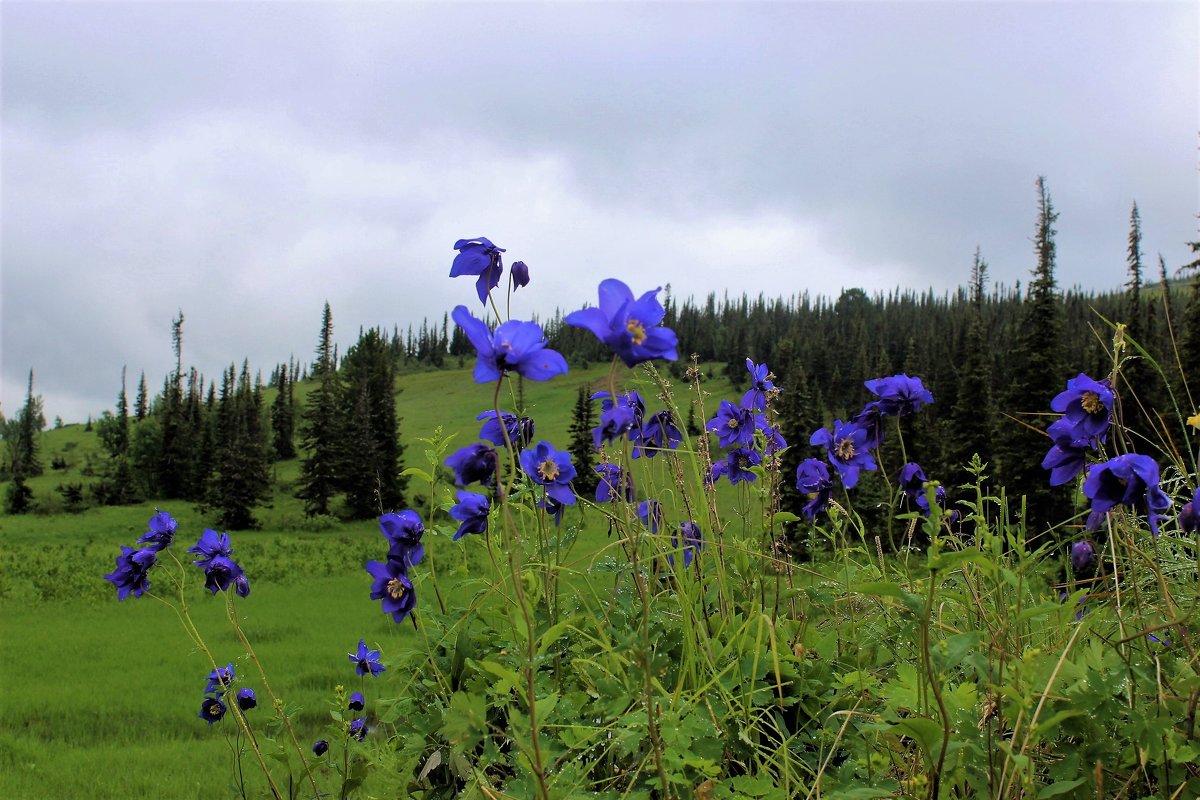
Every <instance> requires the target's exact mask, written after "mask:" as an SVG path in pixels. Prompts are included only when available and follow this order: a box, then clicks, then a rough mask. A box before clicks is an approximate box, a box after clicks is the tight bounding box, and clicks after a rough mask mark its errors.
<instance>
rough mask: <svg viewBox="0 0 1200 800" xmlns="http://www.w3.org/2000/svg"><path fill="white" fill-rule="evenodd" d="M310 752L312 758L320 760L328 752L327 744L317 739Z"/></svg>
mask: <svg viewBox="0 0 1200 800" xmlns="http://www.w3.org/2000/svg"><path fill="white" fill-rule="evenodd" d="M312 751H313V755H314V756H316V757H317V758H320V757H321V756H323V755H325V754H326V753H328V752H329V742H327V741H325V740H324V739H317V740H316V741H315V742H313V747H312Z"/></svg>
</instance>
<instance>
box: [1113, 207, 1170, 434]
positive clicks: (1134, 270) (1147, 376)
mask: <svg viewBox="0 0 1200 800" xmlns="http://www.w3.org/2000/svg"><path fill="white" fill-rule="evenodd" d="M1125 264H1126V268H1127V270H1128V272H1129V281H1128V282H1127V283H1126V284H1125V320H1124V321H1125V324H1126V335H1127V336H1128V337H1129V338H1130V339H1132V340H1133V341H1135V342H1137V343H1138V344H1139V345H1141V346H1142V347H1145V346H1146V345H1148V344H1149V341H1148V339H1147V337H1146V335H1145V334H1146V327H1145V318H1144V314H1143V308H1142V284H1143V281H1142V218H1141V215H1140V214H1139V213H1138V206H1137V203H1136V202H1135V203H1134V204H1133V210H1132V211H1130V213H1129V247H1128V250H1127V251H1126V261H1125ZM1124 356H1125V359H1124V361H1123V362H1122V364H1121V371H1120V374H1119V378H1118V383H1117V385H1116V386H1115V387H1114V389H1115V390H1116V395H1117V418H1118V419H1119V420H1120V421H1121V424H1122V427H1123V428H1124V429H1125V430H1127V431H1129V432H1130V433H1132V434H1133V436H1132V441H1130V442H1128V444H1129V445H1130V447H1131V449H1133V450H1141V451H1143V452H1145V451H1146V449H1147V443H1146V440H1147V439H1148V437H1150V436H1152V435H1153V433H1154V432H1153V430H1152V428H1151V426H1150V423H1149V420H1148V418H1147V416H1146V410H1147V409H1149V408H1153V407H1154V406H1155V405H1156V403H1157V401H1158V399H1159V398H1158V393H1157V392H1155V391H1154V390H1153V389H1154V386H1155V383H1154V381H1153V380H1152V379H1151V372H1150V370H1149V369H1148V368H1147V366H1146V362H1145V360H1144V359H1143V358H1142V356H1141V355H1140V354H1138V353H1137V351H1136V350H1134V348H1132V347H1128V348H1127V349H1126V351H1125V353H1124Z"/></svg>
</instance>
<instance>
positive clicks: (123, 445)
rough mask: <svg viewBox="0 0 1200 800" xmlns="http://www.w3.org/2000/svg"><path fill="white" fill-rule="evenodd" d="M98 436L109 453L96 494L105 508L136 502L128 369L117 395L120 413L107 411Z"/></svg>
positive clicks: (95, 489) (122, 369)
mask: <svg viewBox="0 0 1200 800" xmlns="http://www.w3.org/2000/svg"><path fill="white" fill-rule="evenodd" d="M96 430H97V434H98V435H99V437H100V442H101V443H102V444H103V445H104V449H105V450H107V451H108V458H109V460H108V464H107V466H106V468H105V470H104V476H103V477H102V478H101V479H100V481H99V482H98V483H97V484H96V486H95V487H94V489H93V492H94V494H95V496H96V500H97V501H99V502H100V503H101V504H103V505H113V506H116V505H126V504H128V503H133V502H136V501H137V499H138V497H137V491H136V489H135V487H134V475H133V469H132V467H131V466H130V463H129V445H130V436H129V401H128V399H127V396H126V394H125V368H124V367H122V368H121V391H120V392H119V393H118V394H117V409H116V413H115V414H113V413H110V412H108V411H105V412H104V414H103V415H101V417H100V421H99V423H97V425H96Z"/></svg>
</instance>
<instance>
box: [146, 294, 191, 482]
mask: <svg viewBox="0 0 1200 800" xmlns="http://www.w3.org/2000/svg"><path fill="white" fill-rule="evenodd" d="M171 346H172V348H173V350H174V352H175V371H174V372H173V373H172V374H171V375H170V376H168V378H167V380H166V383H165V384H164V386H163V404H162V412H161V414H160V418H161V419H160V424H161V426H162V437H161V439H160V441H159V446H160V448H161V450H160V453H159V458H158V462H157V464H156V467H157V470H156V471H157V480H156V481H155V483H156V484H157V486H158V491H159V493H161V495H162V496H163V497H168V498H187V497H189V496H193V497H194V496H195V493H194V488H195V487H194V484H193V481H192V480H191V478H192V475H191V473H192V470H191V464H192V445H193V441H192V439H193V437H192V431H191V430H190V426H189V424H188V419H187V413H186V409H185V408H184V394H183V311H180V312H179V316H177V317H175V318H174V319H173V320H171Z"/></svg>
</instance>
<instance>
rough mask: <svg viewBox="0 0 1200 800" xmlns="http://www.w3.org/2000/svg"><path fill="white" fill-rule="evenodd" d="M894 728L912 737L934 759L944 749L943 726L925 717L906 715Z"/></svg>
mask: <svg viewBox="0 0 1200 800" xmlns="http://www.w3.org/2000/svg"><path fill="white" fill-rule="evenodd" d="M894 730H897V731H899V732H900V733H902V734H904V735H905V736H907V737H908V738H910V739H912V740H913V741H914V742H916V743H917V744H918V745H920V746H921V749H922V750H924V751H925V754H926V755H927V756H929V758H930V760H933V759H934V758H935V757H936V755H937V754H938V753H939V752H941V749H942V726H941V725H939V724H938V723H936V722H934V721H933V720H931V719H926V718H925V717H905V718H904V719H902V720H900V721H899V722H897V723H896V725H895V728H894Z"/></svg>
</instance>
